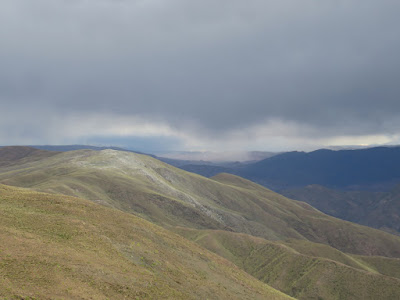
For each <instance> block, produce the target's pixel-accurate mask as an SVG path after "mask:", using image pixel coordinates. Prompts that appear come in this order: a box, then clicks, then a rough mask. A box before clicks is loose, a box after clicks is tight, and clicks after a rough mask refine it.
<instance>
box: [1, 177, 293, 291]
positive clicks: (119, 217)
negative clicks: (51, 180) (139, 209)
mask: <svg viewBox="0 0 400 300" xmlns="http://www.w3.org/2000/svg"><path fill="white" fill-rule="evenodd" d="M0 239H1V243H0V257H1V260H0V298H6V299H9V298H13V297H14V298H18V299H22V298H23V299H28V298H29V299H30V298H32V299H36V298H38V299H50V298H52V299H54V298H70V299H71V298H74V299H126V298H129V299H144V298H146V299H147V298H150V299H155V298H156V299H160V298H163V299H207V298H208V299H288V297H287V296H286V295H284V294H282V293H280V292H278V291H276V290H274V289H272V288H271V287H269V286H267V285H266V284H263V283H261V282H259V281H258V280H255V279H254V278H253V277H251V276H249V275H248V274H246V273H245V272H244V271H241V270H240V269H238V268H237V267H235V266H234V265H233V264H231V263H229V262H228V261H226V260H225V259H222V258H221V257H219V256H216V255H214V254H212V253H210V252H208V251H207V250H205V249H203V248H200V247H199V246H196V245H195V244H193V243H191V242H189V241H188V240H186V239H184V238H182V237H180V236H178V235H175V234H173V233H171V232H169V231H167V230H164V229H162V228H160V227H158V226H156V225H153V224H151V223H149V222H147V221H145V220H143V219H140V218H137V217H135V216H132V215H130V214H126V213H123V212H120V211H118V210H115V209H110V208H106V207H104V206H100V205H98V204H94V203H92V202H90V201H87V200H83V199H78V198H73V197H67V196H61V195H50V194H44V193H38V192H33V191H30V190H25V189H21V188H15V187H9V186H4V185H0Z"/></svg>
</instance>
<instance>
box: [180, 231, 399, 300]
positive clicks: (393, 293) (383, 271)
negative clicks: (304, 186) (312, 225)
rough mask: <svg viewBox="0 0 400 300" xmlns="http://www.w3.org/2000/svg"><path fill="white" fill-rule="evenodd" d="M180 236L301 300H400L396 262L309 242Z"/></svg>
mask: <svg viewBox="0 0 400 300" xmlns="http://www.w3.org/2000/svg"><path fill="white" fill-rule="evenodd" d="M176 231H177V232H179V233H180V234H181V235H183V236H185V237H186V238H188V239H191V240H193V241H195V242H197V243H198V244H200V245H202V246H203V247H206V248H207V249H209V250H211V251H213V252H215V253H217V254H218V255H220V256H223V257H225V258H227V259H229V260H231V261H232V262H234V263H235V264H236V265H238V266H240V267H241V268H242V269H244V270H246V271H247V272H248V273H249V274H251V275H253V276H254V277H256V278H258V279H260V280H262V281H264V282H266V283H268V284H269V285H271V286H272V287H274V288H276V289H279V290H281V291H283V292H285V293H287V294H289V295H291V296H293V297H296V298H298V299H332V300H333V299H360V300H365V299H371V300H372V299H388V300H389V299H399V298H400V279H399V278H400V277H399V272H398V268H399V264H400V260H399V259H397V258H384V257H379V256H370V257H367V256H354V255H350V254H346V253H343V252H340V251H338V250H336V249H334V248H331V247H329V246H327V245H323V244H315V243H311V242H308V241H304V240H289V241H286V242H277V241H275V242H271V241H267V240H265V239H261V238H256V237H252V236H249V235H246V234H239V233H233V232H226V231H220V230H196V229H188V228H177V229H176ZM396 270H397V271H396Z"/></svg>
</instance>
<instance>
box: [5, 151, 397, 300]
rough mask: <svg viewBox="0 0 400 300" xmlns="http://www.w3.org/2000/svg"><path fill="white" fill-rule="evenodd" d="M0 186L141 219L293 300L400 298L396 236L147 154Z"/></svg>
mask: <svg viewBox="0 0 400 300" xmlns="http://www.w3.org/2000/svg"><path fill="white" fill-rule="evenodd" d="M0 182H1V183H3V184H8V185H14V186H21V187H29V188H31V189H34V190H37V191H42V192H48V193H53V194H60V193H61V194H64V195H69V196H79V197H81V198H85V199H88V200H91V201H92V202H95V203H96V204H102V206H109V207H112V208H117V209H118V210H121V211H124V212H129V213H131V214H134V215H136V216H139V217H142V218H145V219H147V220H149V221H151V222H153V223H156V224H158V225H161V226H163V227H164V228H166V229H168V230H170V231H175V232H177V233H179V234H181V235H183V236H184V237H186V238H188V239H191V240H193V241H195V242H197V243H199V244H200V245H201V246H202V247H206V248H208V249H209V250H211V251H213V252H215V253H216V254H218V255H220V256H223V257H225V258H226V259H229V260H230V261H232V262H233V263H235V264H236V265H237V266H238V267H240V268H242V269H244V270H245V271H247V272H248V273H249V274H251V275H253V276H254V277H256V278H258V279H260V280H261V281H264V282H265V283H268V284H269V285H271V286H273V287H275V288H276V289H279V290H280V291H283V292H285V293H287V294H289V295H291V296H294V297H296V298H299V299H321V298H322V299H337V298H341V297H346V298H347V299H363V298H362V297H366V296H368V295H369V297H370V298H368V297H367V298H364V299H373V298H371V297H375V295H381V296H382V298H381V299H393V295H395V296H399V295H400V292H399V291H398V288H397V287H398V286H399V279H398V278H399V273H398V272H397V271H396V267H394V266H398V265H399V258H400V238H399V237H397V236H394V235H391V234H388V233H385V232H382V231H379V230H375V229H372V228H369V227H365V226H360V225H356V224H353V223H350V222H346V221H342V220H339V219H336V218H334V217H331V216H327V215H325V214H323V213H321V212H320V211H318V210H316V209H314V208H313V207H312V206H310V205H308V204H306V203H304V202H299V201H294V200H290V199H288V198H285V197H284V196H282V195H279V194H277V193H275V192H273V191H271V190H268V189H267V188H265V187H262V186H260V185H258V184H256V183H253V182H251V181H248V180H246V179H243V178H241V177H238V176H235V175H231V174H219V175H217V176H215V177H212V178H205V177H202V176H199V175H196V174H192V173H189V172H185V171H183V170H180V169H177V168H175V167H172V166H170V165H167V164H165V163H163V162H161V161H158V160H156V159H154V158H152V157H149V156H146V155H140V154H136V153H129V152H122V151H115V150H103V151H92V150H79V151H71V152H65V153H58V154H56V155H53V156H51V157H47V158H43V159H41V160H36V161H27V162H21V163H19V164H13V165H9V166H4V167H1V168H0ZM318 297H319V298H318ZM335 297H336V298H335Z"/></svg>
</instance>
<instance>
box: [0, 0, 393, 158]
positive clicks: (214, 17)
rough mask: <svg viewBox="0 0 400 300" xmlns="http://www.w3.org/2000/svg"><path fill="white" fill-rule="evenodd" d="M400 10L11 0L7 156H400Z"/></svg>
mask: <svg viewBox="0 0 400 300" xmlns="http://www.w3.org/2000/svg"><path fill="white" fill-rule="evenodd" d="M399 16H400V1H398V0H393V1H389V0H379V1H378V0H357V1H356V0H274V1H269V0H202V1H188V0H35V1H32V0H2V1H1V2H0V103H1V109H0V144H2V145H10V144H71V143H92V144H93V143H94V144H95V143H102V144H118V145H122V146H130V147H133V148H135V147H136V148H138V149H140V150H145V148H146V147H149V148H153V150H154V149H159V150H162V149H166V150H171V149H174V150H267V151H268V150H272V151H281V150H292V149H298V150H302V149H305V150H307V149H313V148H318V147H322V146H327V145H361V144H397V143H400V117H399V116H400V17H399Z"/></svg>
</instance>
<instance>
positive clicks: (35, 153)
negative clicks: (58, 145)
mask: <svg viewBox="0 0 400 300" xmlns="http://www.w3.org/2000/svg"><path fill="white" fill-rule="evenodd" d="M57 153H58V152H51V151H45V150H39V149H35V148H32V147H25V146H7V147H0V167H5V166H10V165H15V164H23V163H27V162H34V161H38V160H41V159H45V158H48V157H51V156H53V155H56V154H57Z"/></svg>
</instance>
